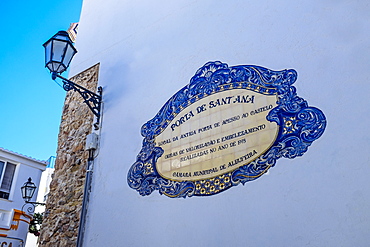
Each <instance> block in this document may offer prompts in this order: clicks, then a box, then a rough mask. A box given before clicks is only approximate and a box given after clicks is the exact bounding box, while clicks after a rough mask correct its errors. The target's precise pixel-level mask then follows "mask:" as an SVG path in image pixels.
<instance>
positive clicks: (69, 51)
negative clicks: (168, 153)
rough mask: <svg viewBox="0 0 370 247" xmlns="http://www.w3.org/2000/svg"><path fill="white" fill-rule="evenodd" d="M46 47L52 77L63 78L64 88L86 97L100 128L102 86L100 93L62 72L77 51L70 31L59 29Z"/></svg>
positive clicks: (46, 62) (47, 64) (46, 43)
mask: <svg viewBox="0 0 370 247" xmlns="http://www.w3.org/2000/svg"><path fill="white" fill-rule="evenodd" d="M43 46H44V48H45V67H46V68H48V69H49V70H50V72H51V78H52V79H53V80H56V79H57V78H60V79H62V80H63V89H64V90H66V91H70V90H74V91H76V92H78V93H79V94H80V95H81V96H82V98H83V99H84V103H86V104H87V106H88V107H89V108H90V110H91V111H92V112H93V113H94V115H95V116H96V123H95V124H94V127H95V129H96V130H97V129H99V124H100V112H101V103H102V94H103V89H102V87H98V94H96V93H94V92H92V91H90V90H88V89H86V88H84V87H82V86H80V85H78V84H76V83H74V82H73V81H70V80H68V79H67V78H64V77H63V76H61V75H60V74H61V73H63V72H64V71H66V70H67V68H68V66H69V64H70V63H71V60H72V58H73V56H74V55H75V54H76V53H77V50H76V48H74V46H73V42H72V40H71V39H70V37H69V34H68V32H66V31H59V32H58V33H57V34H55V35H54V36H53V37H52V38H50V39H49V40H48V41H46V42H45V43H44V44H43Z"/></svg>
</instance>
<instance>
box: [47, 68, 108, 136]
mask: <svg viewBox="0 0 370 247" xmlns="http://www.w3.org/2000/svg"><path fill="white" fill-rule="evenodd" d="M57 77H58V78H60V79H62V81H63V89H64V90H66V91H70V90H74V91H77V92H78V93H79V94H80V95H81V96H82V98H83V99H84V103H85V104H86V105H87V106H88V107H89V109H90V110H91V111H92V113H93V114H94V115H95V117H96V122H95V123H94V128H95V130H98V129H99V123H100V116H101V104H102V94H103V88H102V87H98V94H96V93H94V92H92V91H90V90H88V89H86V88H84V87H82V86H80V85H78V84H76V83H74V82H72V81H70V80H68V79H67V78H64V77H63V76H61V75H59V74H57V73H55V72H54V73H53V74H52V78H53V80H55V79H56V78H57Z"/></svg>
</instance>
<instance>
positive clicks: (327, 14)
mask: <svg viewBox="0 0 370 247" xmlns="http://www.w3.org/2000/svg"><path fill="white" fill-rule="evenodd" d="M369 11H370V5H369V4H368V3H367V2H366V1H263V2H261V1H244V0H230V1H211V0H206V1H203V0H197V1H172V0H168V1H149V0H144V1H133V0H126V1H120V0H104V1H102V0H90V1H84V4H83V9H82V14H81V19H80V22H79V33H78V36H77V40H76V48H77V49H78V53H77V55H76V57H75V58H74V60H73V61H72V64H71V71H70V75H74V74H78V73H79V72H81V71H83V70H85V69H87V68H89V67H91V66H93V65H95V64H97V63H100V71H99V84H100V85H101V86H102V87H103V90H104V91H103V101H104V106H103V116H102V127H101V129H100V130H99V134H100V147H99V150H98V151H97V152H96V153H97V157H96V159H95V164H94V173H93V184H92V193H91V197H90V202H89V205H88V218H87V222H86V231H85V235H84V246H147V245H151V246H367V245H368V243H369V242H370V237H369V234H368V232H369V230H370V224H369V221H370V190H369V187H370V180H369V179H368V174H370V166H369V158H370V156H369V154H368V152H367V150H369V149H370V141H369V140H370V134H369V132H368V131H367V123H368V122H369V120H370V119H369V114H368V109H367V105H368V101H369V100H368V94H369V92H370V84H369V83H368V80H369V75H368V72H367V71H368V68H369V66H370V60H369V57H370V47H369V45H368V44H369V42H370V38H369V37H370V35H369V34H370V31H369V30H370V16H369V14H368V13H369ZM209 61H221V62H224V63H227V64H228V65H230V66H234V65H248V64H254V65H260V66H263V67H267V68H270V69H272V70H283V69H290V68H294V69H295V70H296V71H297V72H298V79H297V81H296V82H295V84H294V85H295V87H296V89H297V93H298V95H299V96H301V97H303V98H304V99H306V100H307V101H308V102H309V103H310V105H313V106H316V107H318V108H319V109H321V110H322V111H323V113H324V114H325V116H326V119H327V127H326V130H325V132H324V134H323V135H322V136H321V137H320V138H319V139H318V140H317V141H315V142H314V143H313V144H312V146H310V147H309V148H308V151H307V152H306V153H305V154H304V155H303V156H302V157H298V158H295V159H285V158H282V159H279V160H278V161H277V163H276V165H275V166H274V167H272V168H271V169H270V170H269V173H268V174H267V175H264V176H262V177H261V178H259V179H257V180H255V181H252V182H248V183H246V184H245V185H244V186H242V185H239V186H236V187H232V188H230V189H229V190H227V191H224V192H222V193H219V194H216V195H212V196H206V197H195V196H194V197H188V198H185V199H182V198H169V197H167V196H165V195H160V194H159V193H158V191H154V192H153V193H152V194H150V195H149V196H141V195H139V194H138V193H137V191H135V190H133V189H131V188H130V187H129V186H128V183H127V182H126V180H127V174H128V171H129V169H130V167H131V165H132V164H133V163H134V162H135V161H136V156H137V154H138V153H139V152H140V150H141V147H142V141H143V138H142V136H141V135H140V129H141V126H142V125H143V124H145V123H146V122H147V121H148V120H150V119H152V118H153V117H154V116H155V114H157V112H158V111H159V110H160V108H161V107H162V106H163V105H164V104H165V103H166V101H167V100H168V99H169V98H170V97H171V96H172V95H173V94H175V93H176V92H177V91H178V90H179V89H181V88H182V87H184V86H185V85H186V84H188V83H189V81H190V79H191V77H192V76H193V75H194V74H195V72H196V71H197V70H198V68H200V67H202V66H203V65H204V64H206V63H207V62H209ZM22 181H23V180H22Z"/></svg>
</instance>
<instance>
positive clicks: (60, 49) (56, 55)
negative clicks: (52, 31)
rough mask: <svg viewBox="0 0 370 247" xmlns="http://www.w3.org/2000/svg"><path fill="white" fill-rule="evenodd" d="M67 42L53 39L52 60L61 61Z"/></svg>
mask: <svg viewBox="0 0 370 247" xmlns="http://www.w3.org/2000/svg"><path fill="white" fill-rule="evenodd" d="M66 45H67V43H66V42H64V41H60V40H53V55H52V56H53V57H52V61H54V62H60V63H61V62H63V58H64V54H65V49H66V48H65V47H66Z"/></svg>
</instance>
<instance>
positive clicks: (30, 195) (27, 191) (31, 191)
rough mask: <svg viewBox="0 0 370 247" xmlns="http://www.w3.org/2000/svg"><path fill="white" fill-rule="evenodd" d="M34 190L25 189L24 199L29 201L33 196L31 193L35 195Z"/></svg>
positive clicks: (31, 188) (30, 188) (32, 188)
mask: <svg viewBox="0 0 370 247" xmlns="http://www.w3.org/2000/svg"><path fill="white" fill-rule="evenodd" d="M35 189H36V188H34V187H26V197H27V198H29V199H31V198H32V196H33V193H35Z"/></svg>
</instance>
